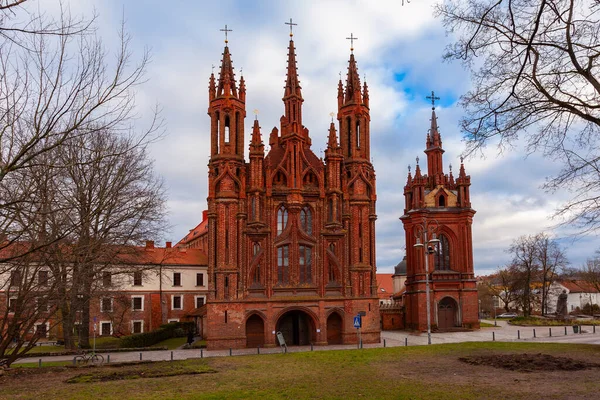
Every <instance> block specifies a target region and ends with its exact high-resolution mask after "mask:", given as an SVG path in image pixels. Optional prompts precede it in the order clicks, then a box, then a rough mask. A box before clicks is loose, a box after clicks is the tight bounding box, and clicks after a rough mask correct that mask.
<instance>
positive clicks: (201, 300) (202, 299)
mask: <svg viewBox="0 0 600 400" xmlns="http://www.w3.org/2000/svg"><path fill="white" fill-rule="evenodd" d="M194 304H195V305H196V308H200V307H202V306H203V305H204V304H206V296H194Z"/></svg>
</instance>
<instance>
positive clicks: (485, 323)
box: [479, 321, 499, 328]
mask: <svg viewBox="0 0 600 400" xmlns="http://www.w3.org/2000/svg"><path fill="white" fill-rule="evenodd" d="M479 326H480V327H481V328H499V327H498V326H496V325H494V324H490V323H488V322H483V321H481V322H480V323H479Z"/></svg>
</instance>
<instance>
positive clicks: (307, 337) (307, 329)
mask: <svg viewBox="0 0 600 400" xmlns="http://www.w3.org/2000/svg"><path fill="white" fill-rule="evenodd" d="M277 331H278V332H281V333H283V337H284V338H285V342H286V344H288V345H290V346H305V345H309V344H310V343H311V342H315V341H316V340H315V327H314V323H313V320H312V318H311V317H310V316H309V315H308V314H307V313H305V312H303V311H300V310H293V311H288V312H286V313H285V314H283V315H282V316H281V317H280V318H279V320H278V321H277Z"/></svg>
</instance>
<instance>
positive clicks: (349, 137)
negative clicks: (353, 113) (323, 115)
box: [346, 117, 352, 157]
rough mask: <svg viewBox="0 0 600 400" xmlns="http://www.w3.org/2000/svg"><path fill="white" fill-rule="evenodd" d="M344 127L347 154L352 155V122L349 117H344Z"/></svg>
mask: <svg viewBox="0 0 600 400" xmlns="http://www.w3.org/2000/svg"><path fill="white" fill-rule="evenodd" d="M346 127H347V129H348V134H347V138H348V156H349V157H352V122H351V121H350V117H348V118H346Z"/></svg>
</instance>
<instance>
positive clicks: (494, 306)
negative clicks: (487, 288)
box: [492, 296, 498, 326]
mask: <svg viewBox="0 0 600 400" xmlns="http://www.w3.org/2000/svg"><path fill="white" fill-rule="evenodd" d="M492 303H493V304H492V307H493V308H494V326H498V325H497V324H496V296H492Z"/></svg>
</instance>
